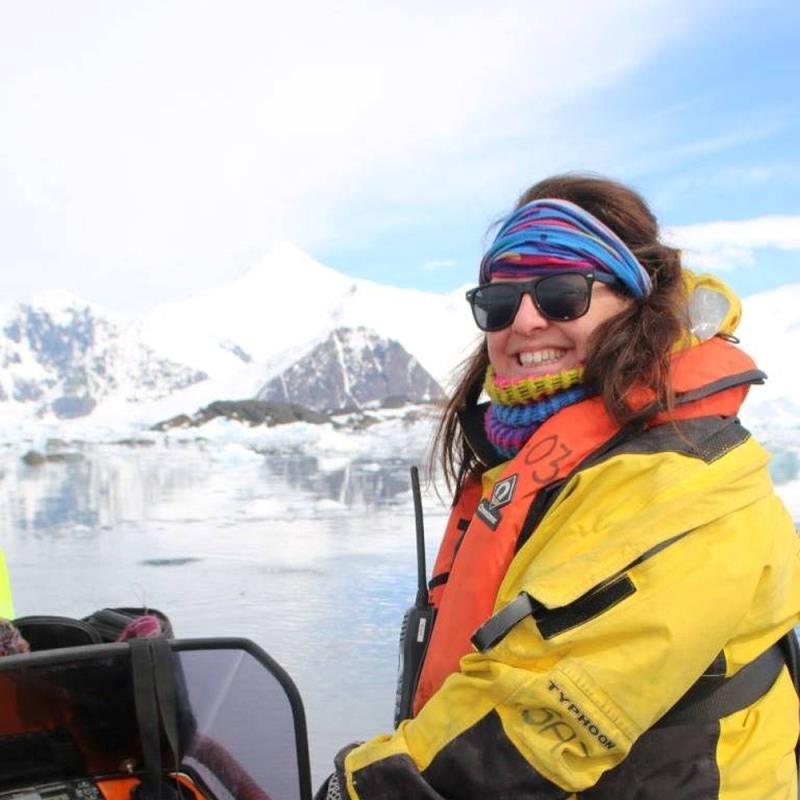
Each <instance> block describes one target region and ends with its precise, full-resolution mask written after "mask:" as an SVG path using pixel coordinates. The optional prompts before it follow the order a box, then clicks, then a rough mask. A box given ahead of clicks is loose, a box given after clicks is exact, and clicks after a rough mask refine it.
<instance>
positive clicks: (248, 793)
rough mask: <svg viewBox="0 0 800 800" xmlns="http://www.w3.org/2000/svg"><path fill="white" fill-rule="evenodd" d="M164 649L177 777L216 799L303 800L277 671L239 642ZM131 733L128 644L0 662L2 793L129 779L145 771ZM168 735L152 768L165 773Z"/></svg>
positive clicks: (303, 766)
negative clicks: (121, 777)
mask: <svg viewBox="0 0 800 800" xmlns="http://www.w3.org/2000/svg"><path fill="white" fill-rule="evenodd" d="M170 645H171V648H172V650H171V654H172V666H173V674H174V684H175V698H176V701H177V702H176V703H175V706H176V709H175V718H176V720H177V731H178V740H179V747H178V751H179V752H178V761H177V769H178V770H179V771H180V772H183V773H185V774H187V775H188V776H190V777H191V778H192V779H193V780H194V781H195V782H196V783H197V784H198V785H199V786H200V787H202V788H203V790H204V792H205V793H206V794H207V795H209V796H211V797H213V798H217V800H236V799H237V798H244V800H304V798H305V797H307V796H308V794H309V793H310V789H309V788H308V787H309V784H310V779H309V776H308V751H307V745H306V738H305V737H306V732H305V721H304V716H303V710H302V705H301V703H300V698H299V695H298V694H297V690H296V689H295V688H294V686H293V685H292V684H291V681H290V680H289V679H288V676H286V674H285V673H284V672H283V670H281V669H280V667H278V666H277V665H276V664H275V662H273V661H272V660H271V659H270V658H269V656H267V655H266V654H265V653H264V652H263V651H261V650H260V649H259V648H258V647H256V646H255V645H253V644H252V643H251V642H248V641H246V640H188V641H182V642H181V641H177V642H172V643H170ZM140 728H141V726H140V719H139V717H138V716H137V709H136V703H135V700H134V689H133V676H132V671H131V660H130V652H129V649H128V646H127V645H124V644H123V645H120V644H113V645H97V646H93V647H83V648H69V649H64V650H53V651H48V652H46V653H45V652H41V653H32V654H29V655H24V656H11V657H9V658H6V659H0V791H4V790H8V789H16V788H18V787H22V786H25V785H32V784H34V783H37V784H42V783H44V782H46V781H57V780H68V779H77V778H82V777H90V778H91V777H95V776H100V775H106V776H107V775H114V774H120V775H121V774H125V773H129V774H130V773H133V774H136V773H138V772H140V771H141V770H142V769H143V768H144V766H145V765H144V757H143V748H142V742H141V735H140V734H141V730H140ZM167 733H168V732H167V731H166V729H165V728H161V729H160V735H159V739H160V742H161V766H162V769H163V770H164V771H165V772H175V771H176V759H175V755H174V753H173V751H172V747H171V745H170V742H169V736H168V735H167ZM156 749H158V748H156Z"/></svg>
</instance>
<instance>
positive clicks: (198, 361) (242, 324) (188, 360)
mask: <svg viewBox="0 0 800 800" xmlns="http://www.w3.org/2000/svg"><path fill="white" fill-rule="evenodd" d="M138 324H139V329H140V332H141V335H142V338H143V340H144V341H145V342H147V343H148V344H149V345H150V346H151V347H153V348H155V349H158V351H159V352H160V353H163V354H164V355H165V356H166V357H168V358H170V359H172V360H174V361H176V362H178V363H182V364H188V365H190V366H193V367H194V368H196V369H202V370H203V371H205V372H208V374H209V375H210V376H211V377H212V378H227V377H229V376H232V375H234V374H236V373H240V372H241V369H242V366H243V365H244V364H246V363H250V364H254V365H259V368H261V369H263V370H264V374H263V375H262V377H263V378H264V382H265V381H266V379H268V378H269V377H270V373H271V374H272V375H275V374H278V373H279V372H281V371H282V370H283V369H285V368H286V367H287V366H289V365H290V364H292V363H294V361H296V360H297V358H298V357H299V356H301V355H302V354H303V353H305V352H309V351H310V350H311V349H313V347H315V346H316V345H317V344H319V343H321V342H322V341H324V340H325V339H327V338H328V336H329V335H330V332H331V331H332V330H334V329H336V328H342V327H344V328H358V327H364V328H369V329H370V330H373V331H375V332H376V333H377V334H379V335H380V336H383V337H386V338H389V339H394V340H396V341H398V342H400V344H401V345H402V346H403V347H404V348H405V349H406V350H407V351H408V352H409V353H411V354H412V355H413V356H414V357H415V358H417V359H418V360H419V362H420V363H421V364H422V366H423V367H424V368H425V369H426V370H427V371H428V372H430V373H431V375H433V377H434V378H435V379H436V381H437V382H439V383H442V382H443V381H446V379H447V376H448V374H449V372H450V371H451V370H452V368H453V366H454V365H455V364H456V363H457V362H458V361H459V360H461V359H463V358H464V357H465V356H466V355H467V351H468V349H469V346H470V345H471V343H472V342H474V341H475V338H476V335H475V328H474V325H473V323H472V318H471V316H470V312H469V308H468V306H467V303H466V302H465V301H464V297H463V292H461V291H458V292H453V293H451V294H445V295H442V294H436V293H432V292H421V291H416V290H412V289H398V288H395V287H391V286H384V285H381V284H378V283H375V282H373V281H368V280H361V279H357V278H351V277H349V276H347V275H344V274H342V273H341V272H337V271H336V270H334V269H331V268H330V267H326V266H323V265H322V264H320V263H319V262H318V261H315V260H314V259H313V258H311V257H310V256H309V255H307V254H306V253H304V252H303V251H302V250H300V249H299V248H297V247H295V246H294V245H292V244H288V243H284V244H280V245H277V246H276V247H274V248H273V249H272V250H270V252H269V253H267V255H266V256H265V257H264V258H263V259H261V261H260V262H259V263H257V264H256V265H255V266H254V267H253V268H252V269H250V270H249V271H248V272H246V273H245V274H244V275H242V276H241V277H239V278H237V279H235V280H233V281H231V282H230V283H228V284H225V285H224V286H220V287H218V288H216V289H213V290H210V291H206V292H202V293H199V294H197V295H195V296H194V297H191V298H189V299H188V300H185V301H182V302H180V303H170V304H166V305H161V306H158V307H157V308H155V309H153V310H152V311H151V312H149V313H148V314H146V315H145V316H144V317H142V319H141V320H140V321H139V323H138Z"/></svg>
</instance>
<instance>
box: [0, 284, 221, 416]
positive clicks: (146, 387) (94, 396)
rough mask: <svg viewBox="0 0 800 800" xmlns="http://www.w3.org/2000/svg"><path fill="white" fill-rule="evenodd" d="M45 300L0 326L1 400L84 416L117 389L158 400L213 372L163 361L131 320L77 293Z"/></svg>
mask: <svg viewBox="0 0 800 800" xmlns="http://www.w3.org/2000/svg"><path fill="white" fill-rule="evenodd" d="M39 300H40V301H41V305H27V304H22V305H19V306H16V307H14V308H12V309H10V310H8V311H7V312H6V316H5V319H4V320H3V327H2V331H1V332H0V400H11V401H15V402H17V403H22V404H29V405H30V406H31V407H32V408H33V409H35V411H36V413H38V414H46V413H48V412H52V413H54V414H55V415H56V416H59V417H76V416H83V415H85V414H88V413H90V412H91V411H92V410H93V409H94V407H95V405H96V404H97V402H98V401H99V400H101V399H103V398H104V397H107V396H109V395H112V394H120V393H121V394H123V396H124V397H125V398H126V399H130V400H134V401H140V400H146V399H155V398H158V397H162V396H164V395H165V394H169V393H170V392H172V391H174V390H175V389H177V388H182V387H184V386H188V385H189V384H190V383H193V382H195V381H197V380H202V379H203V378H205V377H206V376H205V374H204V373H201V372H197V371H194V370H190V369H187V368H186V367H184V366H182V365H179V364H174V363H171V362H169V361H167V360H165V359H161V358H159V357H158V356H156V354H155V353H153V351H152V350H150V348H148V347H146V346H144V345H142V344H141V343H140V342H137V341H136V340H135V339H132V338H131V337H130V336H128V335H127V332H126V330H125V328H124V327H123V326H121V325H120V324H119V323H118V322H116V321H115V320H113V319H112V318H110V317H107V316H105V315H103V314H101V313H99V312H97V311H96V310H93V309H92V308H91V306H89V305H88V304H86V303H84V302H82V301H80V300H78V299H77V298H75V297H74V296H72V295H70V294H68V293H63V292H57V293H48V295H46V296H44V297H40V298H39Z"/></svg>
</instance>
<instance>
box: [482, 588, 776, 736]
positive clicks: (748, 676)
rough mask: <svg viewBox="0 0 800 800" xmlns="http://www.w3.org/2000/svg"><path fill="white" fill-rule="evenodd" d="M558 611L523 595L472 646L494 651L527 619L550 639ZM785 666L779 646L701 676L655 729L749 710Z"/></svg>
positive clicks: (491, 621) (490, 622)
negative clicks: (728, 672) (730, 671)
mask: <svg viewBox="0 0 800 800" xmlns="http://www.w3.org/2000/svg"><path fill="white" fill-rule="evenodd" d="M615 586H616V587H617V589H616V591H615V592H614V594H615V595H619V593H620V592H626V591H627V590H628V587H627V584H626V583H625V582H624V581H615V582H614V583H612V584H610V585H609V586H608V587H607V588H608V589H611V588H612V587H615ZM606 599H607V600H608V599H611V598H606ZM618 600H619V597H616V601H617V602H618ZM584 610H585V609H584ZM557 611H559V609H555V610H554V611H551V610H549V609H547V608H546V607H545V606H543V605H542V604H541V603H539V602H538V601H537V600H535V599H534V598H533V597H531V596H530V595H529V594H528V593H527V592H522V593H521V594H519V595H518V596H517V598H516V599H515V600H513V601H512V602H510V603H509V604H508V605H506V606H504V607H503V608H501V609H500V611H498V612H497V613H496V614H495V615H494V616H492V617H490V618H489V619H488V620H487V621H486V622H485V623H484V624H483V625H481V627H480V628H478V630H477V631H475V633H474V634H473V636H472V643H473V645H475V647H476V648H477V650H478V651H479V652H481V653H483V652H485V651H486V650H488V649H489V648H491V647H494V646H495V645H496V644H497V643H498V642H500V641H501V640H502V639H503V638H504V637H505V636H506V634H507V633H508V632H509V631H510V630H511V628H513V627H514V626H515V625H517V624H518V623H520V622H522V620H523V619H525V617H528V616H532V617H533V618H534V621H535V622H536V624H537V626H538V627H539V629H540V633H542V636H543V637H544V638H549V637H548V636H547V635H546V632H550V631H548V625H547V620H548V615H549V616H552V615H553V614H554V612H557ZM563 622H564V621H560V622H559V623H558V627H559V629H561V630H563V629H566V628H565V627H564V626H563ZM567 627H571V626H567ZM542 629H544V631H543V630H542ZM551 635H552V632H551ZM784 664H786V657H785V655H784V652H783V648H782V647H781V645H780V643H776V644H774V645H772V646H771V647H769V648H767V650H765V651H764V652H763V653H762V654H761V655H760V656H758V658H756V659H754V660H753V661H751V662H750V663H749V664H746V665H745V666H743V667H742V668H741V669H740V670H739V671H738V672H737V673H736V674H735V675H732V676H731V677H729V678H726V677H725V676H724V675H701V676H700V678H698V680H697V681H696V682H695V683H694V684H693V685H692V686H691V687H690V689H689V690H688V691H687V692H686V694H684V695H683V697H681V698H680V700H678V702H677V703H675V705H674V706H673V707H672V708H671V709H670V710H669V711H667V713H666V714H665V715H664V716H663V717H661V719H659V720H658V722H656V723H655V725H654V726H653V727H656V728H663V727H668V726H672V725H687V724H702V723H704V722H713V721H716V720H718V719H721V718H722V717H727V716H728V715H730V714H733V713H734V712H736V711H740V710H741V709H743V708H747V707H748V706H750V705H752V704H753V703H755V701H756V700H758V699H759V697H762V696H763V695H764V694H766V693H767V691H769V689H770V688H771V687H772V685H773V684H774V683H775V681H776V679H777V678H778V675H779V674H780V672H781V670H782V669H783V667H784Z"/></svg>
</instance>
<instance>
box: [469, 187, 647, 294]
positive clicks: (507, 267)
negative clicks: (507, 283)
mask: <svg viewBox="0 0 800 800" xmlns="http://www.w3.org/2000/svg"><path fill="white" fill-rule="evenodd" d="M554 268H556V269H558V268H560V269H564V270H578V271H581V272H604V273H607V274H610V275H613V276H615V277H616V278H617V279H618V280H619V281H620V282H621V283H622V284H623V286H624V287H625V288H626V289H627V290H628V291H629V292H630V293H631V295H633V296H634V297H636V298H638V299H640V300H641V299H643V298H645V297H647V296H648V295H649V294H650V292H651V291H652V290H653V284H652V281H651V280H650V276H649V275H648V274H647V272H645V269H644V267H643V266H642V265H641V264H640V263H639V262H638V261H637V260H636V256H634V255H633V253H632V252H631V251H630V249H629V248H628V246H627V245H626V244H625V242H623V241H622V239H620V238H619V236H617V234H616V233H614V231H612V230H611V229H610V228H609V227H608V226H607V225H604V224H603V223H602V222H601V221H600V220H599V219H597V217H595V216H593V215H592V214H590V213H589V212H588V211H586V210H585V209H583V208H581V207H580V206H578V205H575V203H570V202H569V201H567V200H557V199H551V198H544V199H542V200H533V201H531V202H530V203H526V204H525V205H524V206H522V207H521V208H518V209H517V210H516V211H514V212H513V213H512V214H511V215H510V216H509V217H508V218H507V219H506V220H505V222H504V223H503V225H502V227H501V228H500V230H499V231H498V233H497V236H496V237H495V239H494V242H492V246H491V247H490V248H489V249H488V250H487V252H486V255H484V257H483V259H482V260H481V267H480V273H479V282H480V284H481V285H484V284H487V283H489V282H490V281H491V279H492V278H512V277H513V278H516V277H523V276H529V275H536V274H539V273H545V272H549V271H550V270H552V269H554Z"/></svg>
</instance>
